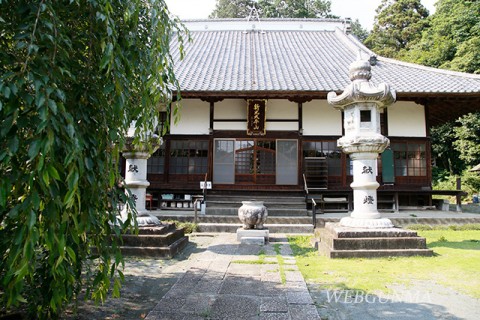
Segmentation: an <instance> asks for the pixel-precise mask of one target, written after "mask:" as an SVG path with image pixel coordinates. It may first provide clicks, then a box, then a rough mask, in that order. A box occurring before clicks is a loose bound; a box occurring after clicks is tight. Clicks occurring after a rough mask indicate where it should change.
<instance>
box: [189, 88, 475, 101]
mask: <svg viewBox="0 0 480 320" xmlns="http://www.w3.org/2000/svg"><path fill="white" fill-rule="evenodd" d="M329 92H332V91H181V96H182V98H184V99H206V98H208V99H213V100H215V99H216V98H218V99H236V98H249V99H250V98H263V99H290V100H292V99H294V98H296V97H304V98H306V99H309V100H313V99H326V98H327V95H328V93H329ZM333 92H335V93H336V94H337V95H340V94H341V93H342V92H343V90H333ZM396 94H397V100H403V99H408V100H411V99H422V98H423V99H435V98H468V99H470V98H480V92H399V91H396Z"/></svg>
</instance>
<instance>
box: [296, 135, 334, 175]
mask: <svg viewBox="0 0 480 320" xmlns="http://www.w3.org/2000/svg"><path fill="white" fill-rule="evenodd" d="M303 157H304V158H307V157H317V158H322V157H323V158H325V159H326V161H327V166H328V175H329V176H341V175H342V151H341V149H340V148H339V147H337V141H335V140H333V141H307V142H304V143H303Z"/></svg>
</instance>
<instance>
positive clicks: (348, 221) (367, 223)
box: [340, 217, 393, 229]
mask: <svg viewBox="0 0 480 320" xmlns="http://www.w3.org/2000/svg"><path fill="white" fill-rule="evenodd" d="M340 225H341V226H342V227H350V228H365V229H375V228H393V223H392V221H390V219H387V218H378V219H359V218H352V217H344V218H342V219H341V220H340Z"/></svg>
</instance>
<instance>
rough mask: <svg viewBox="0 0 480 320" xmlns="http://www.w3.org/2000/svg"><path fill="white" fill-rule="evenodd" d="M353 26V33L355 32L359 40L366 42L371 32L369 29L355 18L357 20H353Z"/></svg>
mask: <svg viewBox="0 0 480 320" xmlns="http://www.w3.org/2000/svg"><path fill="white" fill-rule="evenodd" d="M351 27H352V34H354V35H355V36H356V37H357V38H358V40H360V41H361V42H365V40H367V38H368V35H369V32H368V31H367V29H365V28H364V27H362V25H361V24H360V21H359V20H358V19H355V21H352V25H351Z"/></svg>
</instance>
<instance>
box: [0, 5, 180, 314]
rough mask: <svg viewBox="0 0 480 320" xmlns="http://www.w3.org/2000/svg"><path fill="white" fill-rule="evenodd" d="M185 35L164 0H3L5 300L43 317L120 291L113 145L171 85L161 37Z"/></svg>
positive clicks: (1, 275) (0, 278) (0, 203)
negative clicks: (79, 300) (72, 303)
mask: <svg viewBox="0 0 480 320" xmlns="http://www.w3.org/2000/svg"><path fill="white" fill-rule="evenodd" d="M185 36H186V31H185V30H184V28H183V27H182V25H181V24H179V21H177V20H172V18H171V16H170V15H169V12H168V9H167V7H166V5H165V3H164V1H163V0H151V1H143V0H131V1H121V0H98V1H93V0H75V1H60V2H56V1H55V2H53V1H44V0H42V1H13V0H11V1H6V0H0V48H1V50H0V172H1V175H0V300H1V306H2V309H4V308H6V309H7V310H8V309H9V308H12V307H13V308H20V309H23V310H25V309H27V310H28V313H29V314H30V315H29V318H48V319H50V318H57V317H58V316H59V315H60V313H61V311H62V309H63V308H64V307H65V305H66V304H67V303H69V302H70V301H72V300H74V299H75V298H77V296H78V293H79V292H80V290H81V289H82V288H85V289H86V292H87V297H89V298H93V299H95V300H104V299H105V297H106V295H107V293H108V291H109V289H110V287H111V286H112V287H113V294H114V295H118V290H119V286H120V280H121V278H122V277H123V276H122V272H121V266H122V264H123V260H122V258H121V255H120V252H119V249H118V245H119V243H118V241H116V240H115V239H116V237H114V236H112V234H113V235H117V236H118V235H120V234H121V233H122V232H125V231H126V230H127V229H128V228H130V227H131V226H132V224H133V223H132V222H133V221H134V220H133V219H132V217H133V216H134V214H135V212H130V215H129V219H127V221H126V222H125V223H122V222H118V216H119V209H118V207H119V206H118V205H119V201H127V202H129V203H130V204H132V201H131V200H130V199H128V197H126V196H125V193H124V191H123V190H122V188H121V186H120V185H119V183H118V182H119V181H121V177H120V175H119V172H118V163H119V154H120V151H121V150H122V148H123V146H124V145H125V137H124V135H125V132H126V131H127V129H128V126H129V124H130V123H131V121H132V120H136V121H137V124H138V130H141V128H153V126H154V121H152V119H154V118H155V116H156V114H157V106H158V104H159V103H161V102H168V99H169V98H168V97H167V95H166V93H167V92H168V90H169V88H178V85H177V83H176V80H175V76H174V74H173V68H172V56H171V54H170V52H169V50H170V49H169V48H170V47H169V44H170V41H171V39H172V38H174V37H178V39H179V43H180V51H181V52H182V48H181V44H182V43H183V38H184V37H185ZM135 143H136V142H135ZM109 243H110V244H111V245H108V244H109ZM112 282H113V283H112ZM112 284H113V285H112ZM2 311H5V310H2Z"/></svg>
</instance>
